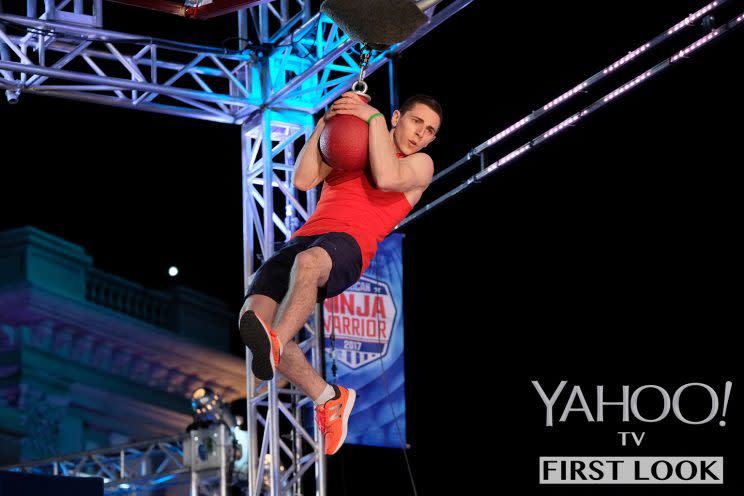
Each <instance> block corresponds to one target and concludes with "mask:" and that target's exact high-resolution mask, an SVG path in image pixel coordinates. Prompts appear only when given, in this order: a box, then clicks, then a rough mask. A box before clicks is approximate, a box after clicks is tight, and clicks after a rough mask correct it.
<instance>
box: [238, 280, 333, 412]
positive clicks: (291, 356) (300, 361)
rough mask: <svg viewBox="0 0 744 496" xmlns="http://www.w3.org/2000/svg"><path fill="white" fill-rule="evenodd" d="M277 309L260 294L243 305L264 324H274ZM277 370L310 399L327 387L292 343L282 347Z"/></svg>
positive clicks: (276, 305)
mask: <svg viewBox="0 0 744 496" xmlns="http://www.w3.org/2000/svg"><path fill="white" fill-rule="evenodd" d="M285 301H286V298H285ZM277 308H279V304H278V303H277V302H276V301H274V300H273V299H271V298H269V297H268V296H264V295H260V294H254V295H251V296H249V297H248V299H247V300H246V304H245V305H244V309H245V310H253V311H254V312H256V315H258V316H259V317H260V318H261V319H262V320H263V321H264V322H274V319H275V316H276V311H277ZM278 370H279V372H281V373H282V375H284V377H286V378H287V379H288V380H289V382H291V383H292V384H294V385H295V386H297V387H298V388H300V390H301V391H302V392H304V393H305V394H306V395H307V396H309V397H310V398H311V399H315V398H317V397H318V396H320V394H321V393H322V392H323V390H324V389H325V388H326V386H327V384H326V381H324V380H323V378H322V377H321V376H320V375H319V374H318V372H316V371H315V369H314V368H313V367H312V365H310V363H309V362H308V361H307V358H306V357H305V354H304V353H303V352H302V350H301V349H300V347H299V346H298V345H297V343H295V342H294V341H289V342H288V343H286V344H285V345H284V351H283V353H282V358H281V360H280V361H279V367H278Z"/></svg>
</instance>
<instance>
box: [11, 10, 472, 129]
mask: <svg viewBox="0 0 744 496" xmlns="http://www.w3.org/2000/svg"><path fill="white" fill-rule="evenodd" d="M96 1H97V2H100V0H96ZM67 3H69V0H68V1H67V2H63V4H67ZM468 3H470V1H463V0H460V1H455V2H452V3H451V4H450V5H449V6H448V7H447V8H444V9H442V10H441V11H439V12H437V13H436V14H435V13H434V10H435V9H434V8H432V9H430V10H431V11H432V21H431V23H429V24H428V25H427V26H425V27H424V28H422V29H421V30H420V31H419V32H418V33H416V34H415V35H414V36H412V37H411V39H409V40H407V41H406V42H405V43H401V44H399V45H396V46H394V47H392V48H391V49H390V50H389V51H387V52H385V53H380V52H376V53H375V54H374V55H373V57H372V58H371V59H370V67H369V69H368V70H367V72H368V74H370V73H372V72H373V71H374V70H376V69H377V68H379V67H380V66H381V65H382V64H384V63H385V58H386V57H387V56H390V55H391V54H393V53H397V52H400V51H402V50H404V49H405V48H406V47H407V46H409V45H410V44H411V43H413V42H415V41H416V40H418V39H419V38H420V37H421V36H423V35H424V34H425V33H426V32H428V31H430V30H431V29H432V28H433V27H435V26H436V25H438V24H439V23H441V22H442V21H443V20H445V19H446V18H447V17H449V16H450V15H451V14H452V13H454V12H456V11H457V10H459V9H461V8H462V7H464V6H465V5H467V4H468ZM76 4H77V2H76ZM275 4H278V5H279V6H280V7H279V8H278V9H277V8H275ZM300 6H301V9H300V11H299V12H297V13H296V14H295V15H293V16H290V12H291V10H290V8H289V7H290V4H289V3H288V1H287V0H277V1H276V2H269V3H266V4H262V5H260V6H258V7H253V8H251V9H248V10H249V11H250V12H249V14H250V17H251V18H252V19H253V20H254V26H256V27H257V28H258V30H259V35H258V36H259V39H260V40H261V41H262V43H261V44H260V45H250V46H246V47H245V48H243V49H240V50H225V49H218V48H213V47H204V46H197V45H191V44H186V43H179V42H173V41H168V40H159V39H156V38H148V37H143V36H137V35H131V34H126V33H119V32H114V31H106V30H103V29H99V28H96V27H93V26H95V25H97V24H96V23H98V22H99V21H100V12H99V13H98V15H97V16H85V15H84V14H79V15H77V17H74V18H73V19H78V20H80V21H81V22H80V23H72V22H65V21H55V20H49V18H60V17H64V18H65V19H70V17H66V16H60V15H59V13H57V14H56V15H53V16H47V15H46V14H43V15H42V16H41V18H38V19H37V18H32V17H30V16H28V17H23V16H18V15H12V14H0V22H1V23H2V24H0V55H2V57H1V59H0V73H1V74H2V78H0V86H2V87H3V88H4V89H5V90H6V91H9V92H11V93H12V94H14V95H15V96H16V98H17V97H18V95H19V94H20V93H21V92H29V93H37V94H45V95H48V96H55V97H60V98H67V99H73V100H80V101H86V102H92V103H99V104H104V105H112V106H117V107H125V108H131V109H137V110H144V111H150V112H159V113H164V114H170V115H177V116H182V117H191V118H196V119H203V120H209V121H215V122H224V123H228V124H244V123H245V122H247V121H249V120H251V119H252V118H253V117H255V116H256V115H258V114H260V112H261V111H262V109H264V108H267V107H269V108H272V109H287V110H296V111H300V112H305V113H310V114H313V113H316V112H318V111H319V110H320V109H321V108H323V107H324V106H325V105H326V104H327V103H328V102H329V101H331V100H333V99H335V98H336V97H338V95H340V94H341V93H342V92H343V91H346V89H347V88H348V87H349V86H350V84H351V82H352V81H353V79H354V78H355V77H356V75H357V74H358V73H359V69H360V67H359V64H358V62H356V61H355V60H354V59H353V46H354V43H353V42H352V41H351V40H349V38H348V36H346V34H345V33H343V32H342V31H341V30H339V29H338V27H337V26H336V25H335V24H334V23H333V22H332V21H331V20H330V19H329V18H328V17H326V16H324V15H322V14H320V13H316V14H315V15H314V16H312V17H309V12H308V8H309V4H301V5H300ZM86 17H91V19H90V20H88V23H87V24H88V25H85V24H83V23H82V21H83V20H84V19H85V18H86ZM248 20H249V16H248V14H246V13H241V15H240V16H239V32H240V38H245V37H246V36H247V32H248V26H249V22H248ZM303 21H304V22H303ZM301 22H303V23H302V24H301V25H299V24H300V23H301ZM274 24H279V27H278V28H277V29H276V30H275V31H273V32H272V30H271V27H272V26H273V25H274ZM298 25H299V26H298ZM296 26H298V27H296ZM11 30H16V31H20V32H22V33H23V34H13V33H11V32H10V31H11ZM265 72H268V74H266V77H265V78H264V73H265Z"/></svg>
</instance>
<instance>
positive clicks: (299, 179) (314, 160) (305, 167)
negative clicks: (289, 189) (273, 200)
mask: <svg viewBox="0 0 744 496" xmlns="http://www.w3.org/2000/svg"><path fill="white" fill-rule="evenodd" d="M324 127H325V118H324V117H321V118H320V119H319V120H318V125H317V126H315V131H313V134H312V135H311V136H310V139H309V140H308V141H307V143H305V146H303V147H302V150H300V154H299V155H298V156H297V160H296V161H295V168H294V175H293V179H292V182H293V183H294V185H295V187H296V188H297V189H299V190H301V191H309V190H311V189H313V188H314V187H315V186H317V185H318V184H320V183H322V182H323V180H324V179H325V178H326V176H327V175H328V174H330V172H331V171H332V170H333V169H332V168H331V167H330V166H329V165H328V164H326V163H325V162H323V158H322V157H321V156H320V148H319V147H318V141H319V140H320V133H322V132H323V128H324Z"/></svg>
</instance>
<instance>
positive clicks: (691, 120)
mask: <svg viewBox="0 0 744 496" xmlns="http://www.w3.org/2000/svg"><path fill="white" fill-rule="evenodd" d="M730 3H731V4H732V6H731V7H730V8H727V10H726V11H725V12H726V14H725V15H722V16H720V17H719V16H716V20H717V22H716V24H718V23H720V22H722V21H728V20H729V19H730V18H732V17H734V16H735V15H738V14H739V13H741V11H744V2H741V1H735V2H730ZM704 5H705V2H704V1H671V0H669V1H658V2H641V1H626V2H615V3H610V4H608V3H603V2H585V1H581V2H578V1H576V2H561V3H558V2H538V3H534V2H529V3H527V2H521V3H518V5H515V3H508V4H507V3H505V2H498V4H497V2H490V1H487V0H476V1H475V2H473V4H471V5H470V6H468V7H467V8H466V9H464V10H463V11H462V12H460V13H459V14H457V15H456V16H455V17H454V18H452V19H450V20H449V21H447V22H446V23H445V24H444V25H443V26H441V27H440V28H438V29H437V30H435V31H434V32H433V33H431V34H429V35H427V36H426V37H425V38H424V39H422V40H420V41H419V42H418V43H416V44H415V45H414V46H413V47H411V48H410V49H408V50H407V51H406V52H405V54H404V56H403V57H402V59H401V60H400V64H399V68H398V71H399V85H400V94H401V97H402V98H405V97H406V96H409V95H410V94H412V93H416V92H422V93H427V94H430V95H432V96H434V97H435V98H437V99H438V100H439V101H440V102H441V103H442V105H443V107H444V113H445V117H444V122H443V127H442V129H441V132H440V134H439V137H438V139H437V140H436V141H435V143H434V144H433V145H432V146H431V147H430V150H429V151H430V154H431V155H432V157H433V158H434V160H435V163H436V164H437V169H438V170H441V169H442V168H444V167H446V166H447V165H449V164H451V163H452V162H453V161H454V160H456V159H458V158H460V157H461V156H463V155H464V154H465V153H466V152H467V151H468V150H469V149H471V148H473V147H475V146H477V145H478V144H480V143H482V142H483V141H485V140H486V139H487V138H489V137H491V136H492V135H494V134H496V133H497V132H499V131H501V130H502V129H504V128H505V127H506V126H508V125H510V124H512V123H514V122H515V121H517V120H519V119H521V118H522V117H524V116H525V115H527V114H528V113H529V112H531V111H532V110H534V109H536V108H539V107H540V106H542V105H543V104H545V103H547V102H548V101H550V100H551V99H553V98H555V97H557V96H558V95H560V94H561V93H562V92H564V91H566V90H567V89H569V88H572V87H573V86H575V85H576V84H578V83H579V82H580V81H583V80H584V79H586V78H587V77H589V76H590V75H592V74H594V73H596V72H597V71H598V70H601V69H602V68H603V67H605V66H606V65H608V64H609V63H611V62H613V61H615V60H617V59H618V58H620V57H621V56H623V55H624V54H626V53H627V52H628V51H630V50H633V49H635V48H637V47H638V46H640V45H641V44H642V43H644V42H645V41H647V40H649V39H651V38H653V37H654V36H656V35H657V34H659V33H661V32H662V31H663V30H664V29H666V28H669V27H670V26H672V25H673V24H675V23H676V22H678V21H680V20H681V19H682V18H683V17H684V16H686V15H687V14H689V13H692V12H694V11H695V10H697V9H699V8H701V7H702V6H704ZM105 19H106V21H105V27H106V28H108V29H112V30H121V31H127V32H138V33H143V34H153V35H157V36H161V37H165V38H173V39H178V40H182V41H192V42H200V43H206V44H211V45H217V46H219V44H220V42H221V41H222V39H223V38H226V37H228V36H234V33H235V31H236V30H235V29H234V25H235V20H234V18H233V17H232V16H227V17H226V18H224V19H223V18H219V19H216V20H213V21H208V22H205V23H195V22H191V21H185V20H180V19H174V18H171V17H170V16H165V15H160V14H156V13H150V12H147V11H144V10H137V9H129V8H125V7H120V6H117V5H114V4H110V3H106V5H105ZM704 33H705V32H704V31H703V29H702V28H700V27H695V28H693V30H691V31H690V32H688V33H686V34H685V35H683V37H682V38H683V39H687V40H688V43H689V42H692V41H693V40H694V39H696V38H698V37H700V36H702V35H703V34H704ZM685 45H686V44H685ZM743 46H744V30H741V29H739V30H737V31H735V32H733V33H731V34H730V35H727V36H726V37H724V38H721V39H719V40H718V41H716V42H715V43H713V44H711V45H710V46H707V47H705V48H703V49H701V50H700V51H699V52H697V53H695V54H693V55H692V56H691V57H690V59H689V60H687V61H685V62H684V63H682V64H678V65H675V66H673V67H672V68H670V69H668V70H667V71H665V72H664V73H662V74H660V75H659V76H658V77H656V78H654V79H652V80H651V81H648V82H647V83H645V84H642V85H640V86H639V87H637V88H635V89H634V90H633V91H631V92H629V93H628V94H626V95H624V96H623V97H621V98H619V99H618V100H617V101H616V102H615V103H612V104H611V105H609V106H607V107H605V108H603V109H601V110H600V111H598V112H597V113H595V114H592V115H591V116H589V117H587V118H585V119H584V120H582V121H580V122H579V123H578V124H577V125H576V126H574V127H573V128H571V129H569V130H567V131H566V132H564V133H563V134H561V135H559V136H558V137H557V138H555V139H553V140H551V141H549V142H547V143H545V144H544V145H543V146H541V147H539V148H537V149H536V150H534V151H533V152H531V153H529V154H527V155H525V156H523V157H521V158H520V159H518V160H516V161H514V162H512V163H511V164H510V165H508V166H507V167H505V168H504V169H503V170H501V171H499V172H497V173H495V174H492V175H491V176H489V178H487V179H486V180H485V181H483V182H482V183H481V184H478V185H476V186H475V187H474V188H472V189H471V190H470V191H467V192H465V193H463V194H461V195H459V196H458V197H456V198H454V199H452V200H450V201H448V202H447V203H446V204H445V205H444V206H442V207H440V208H438V209H437V210H435V211H434V212H433V213H431V214H429V215H428V216H426V217H424V218H422V219H421V220H419V221H416V222H415V223H414V224H412V225H410V226H409V227H407V228H406V229H405V230H404V232H405V234H406V240H405V242H404V257H405V280H406V288H405V314H406V350H407V355H406V360H407V363H406V366H407V397H408V405H407V407H408V411H407V421H408V424H407V429H408V442H409V443H410V444H411V449H410V450H409V452H408V455H409V459H410V462H411V465H412V470H413V476H414V480H415V482H416V487H417V490H418V493H419V494H433V493H437V494H439V493H444V494H479V493H480V492H483V493H484V494H485V493H489V494H490V493H499V492H502V493H503V492H506V491H508V492H522V491H527V490H540V492H544V493H556V494H557V493H561V494H624V493H630V492H632V493H633V494H657V493H658V494H713V493H715V494H721V493H727V494H734V493H735V492H736V493H738V492H739V491H740V490H741V487H740V486H741V475H740V473H738V472H737V469H736V466H737V465H740V464H741V461H742V458H741V454H740V449H738V448H737V446H739V445H740V440H741V428H740V425H739V424H738V422H739V419H740V418H741V414H740V402H739V401H737V400H738V394H739V393H738V382H737V379H739V378H740V377H741V365H740V362H739V354H740V353H739V349H740V348H738V347H737V345H734V342H738V340H737V339H736V338H737V337H738V336H737V334H739V333H740V332H741V329H742V325H741V324H742V319H741V311H740V307H741V303H740V302H741V296H742V292H741V280H742V265H741V259H740V255H741V253H742V242H741V241H740V239H741V235H740V231H741V222H740V215H739V213H740V210H741V203H742V200H741V195H740V194H739V190H740V184H741V183H740V173H739V168H740V167H741V166H742V160H741V158H740V157H741V150H742V126H741V117H740V116H741V113H742V111H743V110H744V101H743V97H742V91H741V90H742V87H744V86H743V83H744V76H743V75H742V70H741V53H742V47H743ZM675 47H676V48H677V49H678V48H680V46H679V45H675V46H672V45H669V46H666V45H665V46H663V47H661V49H660V51H659V54H661V55H657V56H656V57H654V56H653V55H652V56H646V57H644V58H642V59H641V60H640V62H639V63H638V65H634V66H632V67H631V68H630V69H629V70H628V71H627V72H624V73H623V74H622V76H621V77H620V78H619V79H614V80H613V83H615V84H609V85H602V86H601V87H600V88H598V89H597V90H596V91H592V92H591V93H588V94H586V95H582V96H581V97H580V98H579V103H578V104H577V106H575V107H572V109H573V110H578V109H579V108H581V107H582V106H583V105H588V104H589V103H591V102H593V101H595V100H596V99H598V98H600V97H601V96H603V95H604V94H605V93H607V92H609V91H611V90H612V89H614V88H615V86H616V85H619V84H620V83H621V82H624V81H626V80H627V79H630V78H632V77H635V76H636V75H637V74H639V73H640V72H641V71H642V70H645V69H646V68H648V67H651V66H652V65H654V64H656V63H657V62H659V61H660V60H661V58H662V55H663V56H664V57H667V56H670V55H671V54H672V53H673V50H674V48H675ZM368 82H369V83H370V87H371V89H370V92H371V93H372V94H373V95H375V100H373V104H375V103H376V102H377V105H378V106H379V108H380V110H381V111H383V112H385V113H386V114H387V113H388V112H389V111H388V107H387V97H386V93H387V76H386V74H385V73H383V71H381V72H379V73H377V74H375V75H373V76H371V77H370V78H368ZM582 104H583V105H582ZM565 116H566V114H561V115H560V116H556V117H552V116H550V117H548V118H547V119H546V123H545V124H547V123H556V122H558V120H560V119H559V117H561V118H563V117H565ZM0 119H2V134H1V135H0V146H1V148H2V150H3V154H2V159H0V160H2V167H0V186H2V190H1V191H2V193H0V212H2V214H0V228H2V229H5V228H10V227H16V226H21V225H26V224H31V225H34V226H35V227H38V228H40V229H43V230H45V231H49V232H51V233H53V234H56V235H58V236H61V237H63V238H65V239H68V240H70V241H72V242H74V243H77V244H80V245H82V246H84V247H85V248H86V250H87V251H88V253H90V254H91V255H92V256H93V257H94V260H95V264H96V266H98V267H100V268H102V269H104V270H106V271H108V272H112V273H115V274H118V275H120V276H123V277H125V278H128V279H131V280H134V281H138V282H141V283H143V284H145V285H147V286H150V287H163V286H165V285H167V284H169V281H168V280H167V275H166V271H167V269H168V267H169V266H170V265H177V266H178V267H179V269H180V271H181V274H180V275H179V276H178V277H179V283H181V284H185V285H187V286H191V287H193V288H196V289H198V290H201V291H204V292H206V293H208V294H212V295H214V296H217V297H219V298H222V299H223V300H225V301H227V302H228V303H229V304H230V305H232V306H233V307H234V308H235V311H236V312H237V310H238V309H239V307H240V303H241V301H242V284H243V281H242V254H241V250H242V232H241V228H240V226H241V189H240V136H239V128H238V127H232V126H227V125H221V124H212V123H208V122H202V121H196V120H186V119H179V118H175V117H169V116H165V115H159V114H148V113H144V112H143V113H138V112H132V111H127V110H122V109H116V108H108V107H102V106H94V105H89V104H83V103H77V102H70V101H63V100H55V99H49V98H43V97H37V96H32V95H25V94H24V95H22V96H21V99H20V102H19V104H18V105H16V106H13V107H11V106H8V105H6V104H5V103H2V104H0ZM538 127H539V126H538ZM545 129H546V127H544V126H543V127H541V128H540V129H538V128H537V127H536V128H530V129H529V130H528V131H527V132H526V133H525V134H522V135H520V136H519V138H517V139H515V140H511V141H509V142H508V143H506V144H505V145H504V146H502V147H498V148H496V149H494V150H492V151H491V152H490V153H489V158H490V159H491V160H496V159H497V158H499V157H501V156H503V155H505V154H506V153H508V152H509V151H511V150H512V149H514V148H516V147H517V146H519V145H521V144H522V143H523V142H524V141H526V140H528V139H530V138H532V137H534V136H535V135H536V134H537V132H538V131H543V130H545ZM476 169H477V165H476V167H475V168H472V167H471V168H470V169H468V170H467V171H464V172H463V173H462V174H460V175H459V176H456V177H453V178H452V179H451V180H450V181H449V182H448V183H447V184H445V185H442V186H435V187H432V188H431V190H430V192H429V193H428V194H427V195H426V196H425V197H424V199H423V200H422V201H423V202H428V201H431V200H433V199H434V198H435V197H436V195H437V194H439V193H441V192H444V191H446V190H447V187H452V186H455V185H457V184H459V182H460V181H461V180H463V179H465V178H466V177H468V176H469V175H470V174H472V173H473V172H475V170H476ZM235 344H236V351H237V352H239V351H240V348H239V346H238V342H237V341H236V343H235ZM531 380H539V381H540V382H541V383H542V384H543V386H544V387H545V389H546V390H550V391H552V390H553V389H554V388H555V387H556V386H557V384H558V382H559V381H560V380H567V381H569V384H568V385H567V386H566V390H565V391H564V393H563V400H562V401H560V402H559V404H560V407H557V408H556V415H557V416H559V414H560V412H561V411H562V407H563V405H565V399H566V397H567V396H568V394H569V391H570V388H571V387H572V386H573V385H575V384H579V385H581V386H582V389H583V392H584V394H585V395H586V397H587V401H588V402H589V404H590V405H591V408H592V412H593V413H594V412H596V409H595V408H594V401H595V393H594V391H595V388H596V386H597V385H604V386H605V388H606V391H607V392H606V395H607V399H608V400H609V401H617V400H618V398H619V396H620V390H621V389H620V388H621V386H622V385H624V384H627V385H630V386H631V390H632V389H635V388H637V387H639V386H642V385H644V384H658V385H661V386H663V387H665V388H666V390H667V391H669V392H670V395H671V394H673V392H674V390H675V389H676V388H677V387H679V386H680V385H682V384H685V383H688V382H703V383H707V384H710V385H711V386H712V387H713V388H714V389H716V391H718V393H719V395H720V398H721V401H722V399H723V388H724V382H725V381H726V380H732V381H733V383H734V384H733V390H732V395H731V399H730V401H729V404H728V410H727V415H726V419H727V422H728V424H727V426H726V427H725V428H722V427H719V426H718V420H720V418H721V415H720V413H719V415H718V416H717V417H716V418H715V419H714V420H713V421H711V422H710V423H709V424H707V425H705V426H687V425H683V424H682V423H681V422H679V421H677V420H674V419H673V416H671V415H670V418H668V419H666V420H664V421H662V422H659V423H657V424H641V423H639V422H636V421H634V422H631V423H628V424H623V423H621V422H620V421H619V418H618V416H619V415H618V412H617V410H618V409H617V407H615V408H613V407H608V409H607V411H606V414H605V415H606V419H605V422H604V423H603V424H598V423H589V422H587V421H586V419H585V418H584V417H583V415H582V414H579V413H573V414H571V415H570V416H569V417H568V422H566V423H564V424H559V425H557V426H556V427H553V428H546V427H545V426H544V415H545V412H544V408H543V405H542V402H541V400H540V399H539V397H538V395H537V393H536V391H535V389H534V388H533V387H532V385H531V384H530V381H531ZM650 396H653V395H649V397H650ZM707 401H708V400H706V398H705V397H699V396H695V394H690V396H689V401H688V402H686V403H683V405H684V408H686V410H685V413H689V416H690V417H691V418H701V417H704V416H705V412H706V411H707V410H706V408H707V407H708V406H709V403H708V402H707ZM645 405H648V406H647V407H646V408H648V410H647V413H648V415H647V416H649V417H652V416H654V415H653V412H655V411H658V410H654V406H653V405H654V403H653V401H652V400H649V401H648V403H645ZM657 407H658V405H657ZM696 413H697V415H696ZM618 431H635V432H641V431H645V432H646V437H645V440H644V443H643V445H642V446H641V447H640V448H632V447H625V448H623V447H621V446H620V443H619V438H618V435H617V432H618ZM546 455H554V456H568V455H577V456H590V455H599V456H603V455H659V456H665V455H666V456H683V455H692V456H726V469H727V471H726V473H725V478H726V484H725V486H723V487H712V486H698V488H695V487H694V486H693V487H680V486H633V487H624V488H620V489H617V488H615V487H613V486H569V487H568V489H563V490H561V489H559V488H555V487H545V486H538V484H537V481H538V464H537V458H538V456H546ZM507 485H509V486H513V487H515V489H513V490H512V489H509V490H505V489H504V488H505V487H506V486H507ZM474 487H479V488H481V489H480V490H479V491H478V492H474V491H472V490H471V489H468V488H474ZM587 487H589V489H586V488H587ZM737 487H738V491H737V490H736V488H737ZM517 488H519V489H517ZM701 488H702V490H701ZM382 493H384V494H396V495H397V494H401V495H404V494H413V490H412V489H411V487H410V482H409V479H408V475H407V470H406V465H405V460H404V457H403V453H402V452H401V451H400V450H395V449H381V448H366V447H357V446H347V447H345V448H344V449H343V450H342V451H341V452H340V453H339V454H338V455H336V456H335V457H333V458H331V459H330V494H332V495H335V494H350V495H357V494H382Z"/></svg>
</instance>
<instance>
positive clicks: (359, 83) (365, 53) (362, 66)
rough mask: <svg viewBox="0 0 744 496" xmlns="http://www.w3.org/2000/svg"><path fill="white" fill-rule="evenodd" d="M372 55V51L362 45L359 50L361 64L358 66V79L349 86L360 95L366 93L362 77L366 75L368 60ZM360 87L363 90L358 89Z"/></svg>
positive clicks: (365, 84)
mask: <svg viewBox="0 0 744 496" xmlns="http://www.w3.org/2000/svg"><path fill="white" fill-rule="evenodd" d="M371 55H372V49H371V48H369V45H367V44H366V43H364V44H363V45H362V48H361V59H362V60H361V63H360V64H359V68H360V69H359V79H358V80H357V81H356V82H354V84H353V85H351V89H352V91H358V92H360V93H365V94H366V93H367V83H365V82H364V77H365V76H366V74H367V66H368V65H369V58H370V56H371ZM358 87H361V88H363V89H358Z"/></svg>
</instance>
